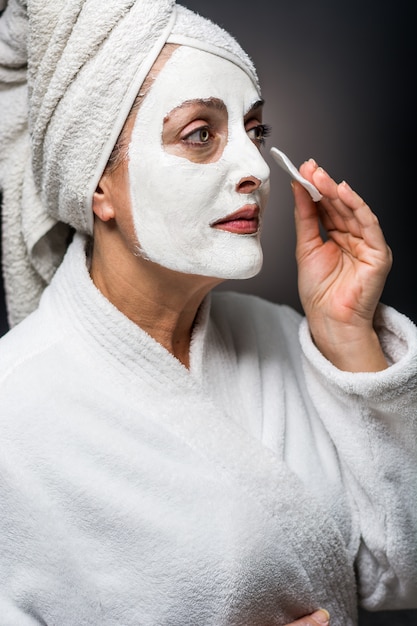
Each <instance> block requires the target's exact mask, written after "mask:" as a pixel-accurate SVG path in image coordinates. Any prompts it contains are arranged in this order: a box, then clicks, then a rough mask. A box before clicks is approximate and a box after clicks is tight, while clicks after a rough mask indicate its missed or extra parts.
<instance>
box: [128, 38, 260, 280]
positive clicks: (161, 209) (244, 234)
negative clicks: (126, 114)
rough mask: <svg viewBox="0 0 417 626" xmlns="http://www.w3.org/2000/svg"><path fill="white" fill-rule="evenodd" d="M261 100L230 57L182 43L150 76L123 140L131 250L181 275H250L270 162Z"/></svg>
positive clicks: (255, 258) (255, 264)
mask: <svg viewBox="0 0 417 626" xmlns="http://www.w3.org/2000/svg"><path fill="white" fill-rule="evenodd" d="M261 113H262V102H261V101H260V96H259V93H258V92H257V89H256V88H255V86H254V85H253V83H252V81H251V80H250V78H249V77H248V76H247V74H246V73H245V72H244V71H243V70H241V69H240V68H239V67H238V66H236V65H234V64H233V63H232V62H230V61H227V60H225V59H223V58H221V57H218V56H216V55H214V54H210V53H208V52H203V51H200V50H196V49H194V48H189V47H186V46H181V47H179V48H178V49H177V50H175V52H174V53H173V55H172V56H171V57H170V59H169V60H168V61H167V63H166V64H165V65H164V67H163V68H162V70H161V71H160V73H159V74H158V76H157V77H156V79H155V82H154V84H153V85H152V87H151V89H150V91H149V93H148V94H147V96H146V98H145V99H144V101H143V103H142V104H141V107H140V109H139V112H138V114H137V117H136V120H135V124H134V127H133V131H132V136H131V141H130V145H129V170H128V171H129V184H130V196H131V205H132V214H133V222H134V228H135V233H136V237H137V240H138V243H139V250H140V254H141V255H142V256H143V257H145V258H147V259H149V260H151V261H153V262H155V263H158V264H159V265H162V266H164V267H167V268H169V269H172V270H176V271H179V272H184V273H188V274H198V275H204V276H212V277H217V278H249V277H251V276H254V275H255V274H256V273H258V271H259V270H260V268H261V266H262V250H261V246H260V241H259V239H260V228H261V222H262V215H263V212H264V209H265V205H266V202H267V198H268V194H269V168H268V166H267V164H266V163H265V161H264V159H263V158H262V156H261V154H260V151H259V149H260V145H261V143H262V138H263V134H264V127H263V126H262V123H261Z"/></svg>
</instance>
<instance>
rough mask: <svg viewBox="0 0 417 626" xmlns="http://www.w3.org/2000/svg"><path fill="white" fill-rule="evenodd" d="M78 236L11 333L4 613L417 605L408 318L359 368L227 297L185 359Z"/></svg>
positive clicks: (268, 314) (344, 614)
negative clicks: (97, 269)
mask: <svg viewBox="0 0 417 626" xmlns="http://www.w3.org/2000/svg"><path fill="white" fill-rule="evenodd" d="M84 243H85V242H84V239H83V237H81V236H79V235H77V236H76V238H75V241H74V242H73V244H72V245H71V246H70V248H69V250H68V252H67V255H66V257H65V259H64V262H63V264H62V266H61V267H60V268H59V270H58V271H57V273H56V275H55V277H54V279H53V281H52V283H51V285H50V286H49V287H48V288H47V289H46V290H45V292H44V294H43V296H42V300H41V304H40V307H39V308H38V310H36V311H35V312H34V313H32V314H31V315H30V316H29V317H28V318H27V319H26V320H25V321H23V322H22V323H20V324H19V325H17V326H16V327H15V328H14V329H13V330H12V331H10V332H9V333H8V334H7V335H6V336H5V337H4V338H3V339H2V340H1V341H0V626H29V625H31V626H34V625H36V626H39V625H40V624H42V625H45V624H47V625H48V626H90V625H92V626H116V625H120V626H148V625H149V626H168V625H169V626H199V625H202V626H203V625H204V626H209V625H213V626H223V625H224V626H226V625H227V626H229V625H233V626H256V625H259V626H269V625H278V624H281V625H282V624H286V623H288V622H290V621H292V620H293V619H295V618H297V617H300V616H301V615H304V614H306V613H309V612H311V611H313V610H314V609H317V608H318V607H320V606H324V607H326V608H327V609H328V610H329V611H330V613H331V615H332V626H350V625H354V624H356V623H357V617H356V607H357V604H358V603H361V604H362V605H363V606H364V607H366V608H370V609H380V608H407V607H408V608H415V607H417V542H416V528H417V522H416V517H417V506H416V499H417V495H416V494H417V478H416V459H417V454H416V441H417V436H416V435H417V433H416V430H417V429H416V422H417V408H416V407H417V403H416V398H417V382H416V381H417V330H416V327H415V326H414V325H413V324H412V322H411V321H410V320H408V319H407V318H406V317H404V316H402V315H401V314H399V313H397V312H395V311H394V310H392V309H390V308H388V307H384V306H382V305H381V309H380V311H379V317H378V330H379V333H380V337H381V341H382V342H383V345H384V349H385V351H386V354H387V355H388V358H389V360H390V362H391V363H392V365H391V366H390V367H389V368H388V369H387V370H385V371H383V372H379V373H376V374H361V373H357V374H352V373H348V372H342V371H339V370H337V369H336V368H335V367H333V366H332V365H331V364H330V363H329V362H328V361H326V359H324V357H323V356H322V355H321V354H320V353H319V352H318V351H317V349H316V348H315V347H314V345H313V343H312V341H311V338H310V336H309V332H308V327H307V325H306V322H305V321H302V319H301V317H300V316H299V315H298V313H296V312H294V311H293V310H291V309H290V308H288V307H286V306H278V305H275V304H271V303H269V302H266V301H263V300H261V299H259V298H257V297H251V296H246V295H239V294H236V293H221V292H218V293H213V294H212V296H211V298H207V300H206V301H205V302H204V304H203V306H202V307H201V310H200V312H199V316H198V320H197V323H196V326H195V330H194V334H193V339H192V345H191V366H190V370H187V369H186V368H185V367H184V366H183V365H182V364H181V363H180V362H179V361H177V360H176V359H175V358H174V357H173V356H172V355H171V354H169V353H168V352H167V351H166V350H165V349H164V348H163V347H162V346H161V345H159V344H158V343H156V342H155V341H154V340H153V339H152V338H151V337H150V336H148V335H147V334H146V333H145V332H144V331H142V330H141V329H140V328H138V327H137V326H136V325H134V324H133V323H132V322H130V321H129V320H128V319H127V318H126V317H124V316H123V315H122V314H121V313H120V312H119V311H118V310H117V309H115V308H114V307H113V305H112V304H111V303H110V302H109V301H107V300H106V299H105V298H104V297H103V296H102V294H101V293H100V292H99V291H97V289H96V288H95V287H94V285H93V283H92V282H91V280H90V277H89V273H88V270H87V266H86V261H85V252H84ZM355 572H357V580H356V573H355Z"/></svg>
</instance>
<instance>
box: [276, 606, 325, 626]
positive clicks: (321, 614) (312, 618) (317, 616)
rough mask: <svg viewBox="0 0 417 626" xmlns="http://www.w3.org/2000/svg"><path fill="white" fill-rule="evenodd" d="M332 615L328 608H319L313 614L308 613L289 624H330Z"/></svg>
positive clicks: (289, 625) (309, 625) (323, 625)
mask: <svg viewBox="0 0 417 626" xmlns="http://www.w3.org/2000/svg"><path fill="white" fill-rule="evenodd" d="M329 624H330V615H329V613H328V611H326V609H319V610H318V611H315V612H314V613H312V614H311V615H306V616H305V617H302V618H301V619H298V620H297V621H296V622H291V624H287V626H329Z"/></svg>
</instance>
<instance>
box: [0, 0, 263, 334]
mask: <svg viewBox="0 0 417 626" xmlns="http://www.w3.org/2000/svg"><path fill="white" fill-rule="evenodd" d="M0 1H1V0H0ZM2 6H3V8H4V13H3V14H2V16H1V18H0V142H1V152H0V189H1V193H2V196H3V203H2V204H3V206H2V212H3V265H4V279H5V287H6V301H7V307H8V317H9V323H10V325H11V326H13V325H15V324H16V323H18V322H19V321H21V320H22V319H23V318H24V317H26V315H28V313H30V312H31V311H32V310H33V309H35V308H36V306H37V304H38V301H39V297H40V295H41V293H42V291H43V289H44V288H45V286H46V285H47V284H48V283H49V282H50V280H51V278H52V276H53V274H54V272H55V270H56V268H57V267H58V265H59V264H60V263H61V260H62V257H63V254H64V253H65V250H66V248H67V245H68V241H69V239H70V236H71V233H72V229H75V230H76V231H79V232H84V233H90V234H91V233H92V228H93V218H92V211H91V198H92V194H93V193H94V190H95V188H96V186H97V183H98V181H99V179H100V176H101V173H102V171H103V169H104V167H105V165H106V163H107V160H108V158H109V156H110V154H111V151H112V148H113V146H114V144H115V142H116V140H117V137H118V135H119V133H120V131H121V129H122V127H123V123H124V121H125V119H126V117H127V115H128V113H129V111H130V108H131V106H132V104H133V102H134V100H135V97H136V95H137V93H138V91H139V88H140V86H141V84H142V82H143V80H144V78H145V77H146V74H147V73H148V71H149V69H150V68H151V66H152V65H153V63H154V61H155V59H156V58H157V56H158V54H159V52H160V50H161V49H162V47H163V45H164V44H165V43H166V42H167V41H169V42H171V43H179V44H185V45H191V46H193V47H199V48H201V49H204V50H208V51H211V52H214V53H216V54H220V55H221V56H224V57H226V58H229V59H230V60H232V61H234V62H236V63H237V64H238V65H239V66H240V67H242V68H243V69H244V70H245V71H246V72H247V73H248V74H249V75H250V76H251V78H252V80H253V81H254V82H255V83H256V84H257V76H256V72H255V69H254V67H253V64H252V62H251V60H250V59H249V57H248V56H247V55H246V53H245V52H244V51H243V50H242V49H241V47H240V46H239V44H238V43H237V42H236V41H235V40H234V38H233V37H231V36H230V35H229V34H228V33H226V32H225V31H224V30H223V29H221V28H220V27H219V26H217V25H215V24H213V23H212V22H210V21H209V20H207V19H205V18H202V17H201V16H199V15H197V14H195V13H193V12H192V11H189V10H188V9H186V8H184V7H181V6H177V5H176V4H175V0H118V1H117V2H103V1H102V0H3V1H2V5H0V9H1V8H2Z"/></svg>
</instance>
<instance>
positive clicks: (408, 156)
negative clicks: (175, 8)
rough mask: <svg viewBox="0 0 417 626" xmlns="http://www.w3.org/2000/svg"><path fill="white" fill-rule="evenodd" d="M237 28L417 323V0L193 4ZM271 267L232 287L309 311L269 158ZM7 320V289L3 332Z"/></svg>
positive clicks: (271, 102)
mask: <svg viewBox="0 0 417 626" xmlns="http://www.w3.org/2000/svg"><path fill="white" fill-rule="evenodd" d="M182 3H183V4H184V5H185V6H187V7H189V8H190V9H193V10H195V11H197V12H199V13H201V14H202V15H204V16H206V17H209V18H211V19H213V20H214V21H215V22H217V23H219V24H220V25H222V26H224V27H225V28H226V29H227V30H228V31H229V32H231V33H232V34H234V35H235V36H236V38H237V39H238V41H239V42H240V43H241V44H242V46H243V47H244V48H245V49H246V51H247V52H248V53H249V54H250V56H251V57H252V58H253V60H254V62H255V64H256V66H257V68H258V73H259V76H260V79H261V84H262V87H263V96H264V97H265V99H266V107H265V121H266V122H268V123H270V124H271V125H272V127H273V131H272V134H271V137H270V139H268V140H267V147H266V148H267V149H268V148H269V147H270V146H272V145H276V146H277V147H280V148H281V149H283V150H284V151H285V152H286V153H287V154H288V156H289V157H290V158H291V159H292V160H293V161H294V163H296V164H297V165H299V164H300V163H301V162H302V161H303V160H305V159H307V158H309V157H314V158H315V159H316V161H317V162H318V163H319V164H320V165H322V166H323V167H325V168H326V169H327V170H328V171H329V172H330V173H331V174H332V175H333V176H334V177H335V178H336V179H337V180H343V179H346V180H347V181H348V182H349V183H350V184H351V185H352V186H353V187H354V188H355V189H356V190H357V191H358V192H359V193H360V194H361V195H362V196H363V197H364V198H365V199H366V201H367V202H368V203H369V204H370V205H371V207H372V208H373V210H374V211H375V213H376V214H377V215H378V217H379V220H380V222H381V224H382V226H383V228H384V232H385V235H386V238H387V241H388V243H389V245H390V246H391V248H392V250H393V253H394V265H393V268H392V270H391V273H390V275H389V278H388V281H387V285H386V288H385V291H384V294H383V298H382V300H383V301H384V302H386V303H387V304H391V305H393V306H395V307H396V308H397V309H398V310H400V311H402V312H403V313H405V314H407V315H408V316H409V317H410V318H411V319H413V320H414V321H415V322H417V297H416V287H417V280H416V278H417V263H416V261H415V255H414V251H413V250H414V249H415V247H416V244H417V242H416V238H415V226H414V213H415V199H414V198H415V190H414V182H415V178H416V177H415V172H414V167H415V165H414V163H415V158H414V143H413V137H414V136H415V116H416V110H417V109H416V100H415V77H416V66H415V58H416V43H415V41H416V38H415V20H414V15H412V14H411V8H412V3H411V0H409V1H404V0H398V1H397V2H395V3H393V2H388V1H385V0H383V1H376V0H361V1H359V0H351V1H350V2H343V3H342V2H335V1H334V0H315V1H312V0H281V1H279V2H278V1H273V0H257V1H256V2H255V1H254V0H252V1H249V0H228V2H226V1H225V0H184V1H183V2H182ZM267 149H266V152H265V154H266V156H267V160H268V162H269V164H270V166H271V170H272V192H271V199H270V202H269V206H268V211H267V216H266V220H265V229H264V235H263V242H264V252H265V262H264V267H263V270H262V272H261V274H260V275H259V276H258V277H256V278H253V279H251V280H248V281H241V282H234V281H233V282H231V283H230V282H229V283H227V284H226V288H233V289H238V290H243V291H248V292H251V293H256V294H258V295H260V296H262V297H265V298H268V299H270V300H272V301H275V302H286V303H288V304H291V305H293V306H294V307H296V308H298V309H299V310H301V309H300V305H299V300H298V295H297V287H296V266H295V260H294V243H295V233H294V226H293V218H292V207H293V203H292V196H291V192H290V186H289V179H288V177H287V175H286V174H285V173H284V172H282V171H281V170H280V169H279V168H278V167H277V166H276V165H275V164H274V163H273V162H272V160H271V159H270V157H269V155H268V152H267ZM6 328H7V324H6V317H5V311H4V303H3V300H2V291H1V285H0V334H1V333H3V332H5V330H6ZM388 624H390V625H391V626H409V625H410V626H411V625H412V624H413V625H414V626H416V625H417V611H400V612H399V611H392V612H384V613H376V614H369V615H367V614H365V613H362V614H361V625H363V626H365V625H369V626H370V625H372V626H382V625H388Z"/></svg>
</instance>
